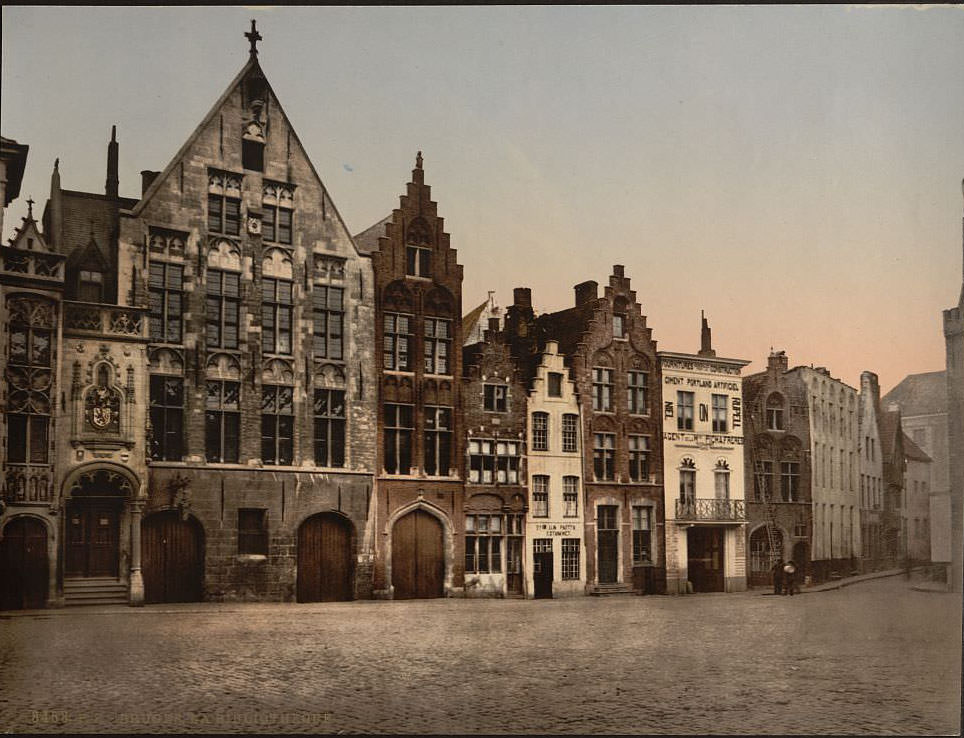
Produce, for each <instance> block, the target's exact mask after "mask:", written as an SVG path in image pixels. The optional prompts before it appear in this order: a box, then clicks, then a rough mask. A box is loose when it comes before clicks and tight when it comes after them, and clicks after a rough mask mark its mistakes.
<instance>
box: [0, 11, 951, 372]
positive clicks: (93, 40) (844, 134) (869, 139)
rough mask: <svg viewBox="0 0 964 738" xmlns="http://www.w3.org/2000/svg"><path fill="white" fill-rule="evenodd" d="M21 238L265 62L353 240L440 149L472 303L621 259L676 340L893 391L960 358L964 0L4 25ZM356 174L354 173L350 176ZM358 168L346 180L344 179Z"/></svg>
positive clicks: (144, 155) (664, 333) (437, 184)
mask: <svg viewBox="0 0 964 738" xmlns="http://www.w3.org/2000/svg"><path fill="white" fill-rule="evenodd" d="M2 16H3V57H2V62H3V69H2V85H3V107H2V120H0V128H2V132H3V135H5V136H8V137H10V138H14V139H17V140H18V141H20V142H21V143H26V144H28V145H29V146H30V154H29V158H28V163H27V173H26V176H25V178H24V184H23V189H22V198H21V200H20V201H18V202H17V203H15V205H14V206H12V207H11V209H10V211H9V212H8V216H7V219H6V222H5V226H6V232H5V233H4V234H3V236H4V239H5V240H6V238H8V237H9V235H10V232H11V231H12V228H13V227H14V225H16V224H18V223H19V219H20V216H21V215H23V213H24V212H25V209H26V206H25V205H24V203H23V200H25V199H26V197H27V196H28V195H33V197H34V198H35V199H36V200H37V201H38V203H40V204H39V205H38V210H39V209H42V203H43V201H44V200H45V198H46V197H47V194H48V190H49V176H50V171H51V168H52V165H53V160H54V158H55V157H60V161H61V173H62V180H63V186H64V187H66V188H69V189H81V190H85V189H87V190H93V191H102V188H103V186H104V177H105V152H106V142H107V139H108V138H109V132H110V126H111V125H112V124H115V123H116V124H117V126H118V138H119V140H120V151H121V192H122V194H126V195H130V196H136V195H137V194H138V193H139V191H140V190H139V186H140V185H139V182H140V175H139V172H140V170H141V169H162V168H163V167H164V166H165V165H166V164H167V162H168V160H169V159H170V158H171V157H172V156H173V155H174V153H175V152H176V151H177V149H178V148H179V147H180V145H181V143H182V142H183V141H184V139H185V138H186V137H187V136H188V135H189V134H190V133H191V131H192V130H193V128H194V127H195V126H196V125H197V123H198V122H199V121H200V120H201V118H202V117H203V115H204V114H205V113H206V112H207V111H208V109H209V108H210V106H211V105H212V104H213V102H214V100H215V99H216V98H217V97H218V96H219V95H220V93H221V92H222V91H223V90H224V88H225V87H226V86H227V84H228V82H229V81H230V80H231V78H232V77H233V76H234V74H235V73H236V72H237V71H238V69H239V68H240V67H241V65H242V64H243V63H244V61H245V59H246V58H247V42H246V40H245V39H244V37H243V36H242V34H243V33H244V32H245V31H246V30H247V28H248V26H249V22H250V19H251V18H257V19H258V27H259V30H260V31H261V33H262V34H263V35H264V41H263V42H262V43H261V62H262V65H263V67H264V69H265V72H266V74H267V75H268V78H269V80H270V81H271V84H272V86H273V87H274V89H275V91H276V92H277V94H278V96H279V98H280V100H281V102H282V104H283V105H284V107H285V110H286V112H287V113H288V116H289V117H290V119H291V121H292V123H293V125H294V126H295V128H296V129H297V130H298V132H299V135H300V136H301V139H302V141H303V142H304V144H305V146H306V148H307V150H308V153H309V155H310V156H311V157H312V160H313V161H314V163H315V165H316V167H317V168H318V171H319V172H320V174H321V176H322V178H323V179H324V180H325V183H326V185H327V186H328V189H329V191H330V192H331V194H332V197H333V198H334V200H335V203H336V205H337V207H338V209H339V211H340V212H341V214H342V215H343V217H344V218H345V220H346V221H347V223H348V226H349V228H350V229H351V230H352V232H353V233H357V232H359V231H361V230H363V229H364V228H366V227H368V226H369V225H370V224H371V223H373V222H374V221H376V220H378V219H379V218H381V217H382V216H383V215H385V214H387V213H388V212H389V211H390V210H391V209H392V208H393V207H395V206H396V204H397V201H398V196H399V194H401V193H402V192H403V190H404V185H405V182H406V181H407V180H408V178H409V173H410V169H411V168H412V166H413V162H414V157H415V152H416V151H417V150H418V149H421V150H422V151H423V152H424V155H425V167H426V179H427V181H428V183H429V184H431V185H432V187H433V196H434V197H435V199H436V200H437V201H438V203H439V212H440V214H441V215H442V216H443V217H444V218H445V221H446V229H447V230H448V231H449V233H451V235H452V244H453V246H455V247H456V248H457V249H458V250H459V260H460V262H461V263H462V264H463V265H464V266H465V286H464V306H465V310H466V311H468V309H470V308H471V307H472V306H474V305H476V304H478V303H479V302H481V301H482V300H484V299H485V295H486V291H487V290H490V289H493V290H496V294H497V298H498V300H499V302H500V303H501V304H502V305H506V304H508V303H509V302H510V301H511V295H512V288H513V287H515V286H521V285H525V286H529V287H531V288H532V290H533V299H534V300H535V302H536V305H537V307H538V308H539V309H540V310H557V309H560V308H563V307H568V306H569V305H570V304H571V301H572V286H573V285H574V284H575V283H577V282H580V281H582V280H584V279H595V280H597V281H598V282H600V283H601V284H604V283H606V282H607V280H608V276H609V274H610V271H611V268H612V265H613V264H617V263H619V264H625V266H626V273H627V275H628V276H630V277H631V278H632V280H633V286H634V287H635V288H636V290H637V293H638V297H639V299H640V302H641V303H642V305H643V311H644V312H645V313H646V314H647V315H648V316H649V325H650V326H651V327H653V329H654V336H655V338H656V339H657V341H658V342H659V348H660V349H666V350H674V351H695V350H696V349H697V348H698V343H699V314H700V309H705V310H706V311H707V315H708V317H709V319H710V322H711V326H712V328H713V335H714V343H715V346H716V348H717V350H718V352H720V353H721V354H723V355H728V356H736V357H739V358H746V359H752V360H753V362H754V363H753V365H752V366H751V367H749V370H750V371H754V370H757V369H759V368H760V367H761V365H762V363H763V362H764V361H765V357H766V354H767V353H768V352H769V349H770V347H771V346H773V347H774V348H783V349H786V350H787V352H788V354H789V356H790V361H791V364H797V363H800V364H810V363H813V364H816V365H825V366H827V367H829V368H830V369H831V371H832V372H833V373H834V375H835V376H839V377H840V378H842V379H843V380H844V381H847V382H849V383H851V384H857V382H858V377H859V373H860V371H861V370H862V369H871V370H873V371H877V372H878V373H879V374H880V375H881V384H882V386H883V388H884V389H885V390H886V389H888V388H889V387H891V386H892V385H894V384H895V383H896V382H898V381H899V380H900V379H901V378H902V377H903V376H904V375H905V374H907V373H911V372H921V371H929V370H934V369H940V368H943V366H944V353H943V351H944V348H943V336H942V334H941V318H940V310H941V309H943V308H946V307H949V306H951V304H952V303H954V302H955V301H956V299H957V295H958V293H959V291H960V287H961V284H960V282H961V239H962V234H961V217H962V196H961V179H962V177H964V41H962V39H964V6H957V7H934V8H927V9H917V8H913V7H909V6H901V7H877V8H870V7H867V8H861V7H843V6H829V7H817V6H804V7H772V6H751V7H719V6H717V7H703V8H692V7H685V6H684V7H522V8H519V7H476V8H464V7H449V8H442V7H427V8H426V7H423V8H417V7H402V8H337V7H329V8H309V7H298V8H269V9H264V8H240V7H239V8H219V7H200V8H197V7H196V8H114V7H98V8H75V7H69V8H67V7H64V8H57V7H46V8H44V7H9V6H5V7H4V8H3V10H2ZM346 165H347V166H346ZM349 168H350V170H351V171H349Z"/></svg>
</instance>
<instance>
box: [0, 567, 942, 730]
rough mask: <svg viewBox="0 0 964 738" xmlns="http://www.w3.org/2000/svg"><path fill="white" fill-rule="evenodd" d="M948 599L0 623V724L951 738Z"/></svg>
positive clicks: (633, 602) (120, 616)
mask: <svg viewBox="0 0 964 738" xmlns="http://www.w3.org/2000/svg"><path fill="white" fill-rule="evenodd" d="M960 615H961V612H960V598H959V596H958V595H953V594H940V593H933V592H919V591H913V590H911V589H910V583H909V582H906V581H904V580H903V579H900V578H891V579H881V580H875V581H871V582H866V583H861V584H859V585H856V586H852V587H848V588H846V589H844V590H838V591H831V592H819V593H808V594H807V595H806V596H799V597H761V596H758V595H756V594H732V595H694V596H688V597H675V598H674V597H612V598H594V597H587V598H579V599H570V600H540V601H528V602H527V601H520V600H431V601H421V602H411V601H409V602H354V603H332V604H311V605H293V604H245V605H241V604H236V605H224V604H199V605H155V606H149V607H145V608H140V609H133V608H124V607H116V608H83V609H70V610H57V611H35V612H33V613H20V614H11V613H6V614H4V615H2V616H0V731H13V732H25V731H29V732H108V733H126V732H134V733H137V732H142V733H143V732H191V733H205V732H232V731H236V732H242V731H243V732H289V733H294V732H341V731H343V732H350V733H351V732H375V733H377V732H399V733H462V732H467V733H478V732H487V733H525V732H530V733H534V732H551V733H600V732H621V733H622V732H626V733H744V734H752V733H764V734H765V733H858V734H882V733H914V734H954V733H957V732H958V730H959V716H960V696H961V681H960V679H961V677H960V666H961V637H960V634H961V622H960Z"/></svg>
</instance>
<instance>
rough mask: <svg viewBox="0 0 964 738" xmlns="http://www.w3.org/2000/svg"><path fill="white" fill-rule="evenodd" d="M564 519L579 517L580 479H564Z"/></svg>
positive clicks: (571, 477) (569, 477) (568, 477)
mask: <svg viewBox="0 0 964 738" xmlns="http://www.w3.org/2000/svg"><path fill="white" fill-rule="evenodd" d="M562 507H563V510H562V517H564V518H578V517H579V477H574V476H565V477H563V478H562Z"/></svg>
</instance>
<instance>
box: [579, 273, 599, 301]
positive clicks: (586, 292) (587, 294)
mask: <svg viewBox="0 0 964 738" xmlns="http://www.w3.org/2000/svg"><path fill="white" fill-rule="evenodd" d="M575 290H576V307H582V306H583V305H585V304H586V303H587V302H590V301H592V300H595V299H596V298H598V297H599V283H598V282H596V281H595V280H592V279H590V280H588V281H586V282H580V283H579V284H577V285H576V287H575Z"/></svg>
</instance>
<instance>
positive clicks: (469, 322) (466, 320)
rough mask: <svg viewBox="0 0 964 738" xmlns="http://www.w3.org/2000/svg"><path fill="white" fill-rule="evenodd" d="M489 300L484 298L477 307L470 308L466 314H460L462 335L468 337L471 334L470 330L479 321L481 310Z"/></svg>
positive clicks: (473, 328)
mask: <svg viewBox="0 0 964 738" xmlns="http://www.w3.org/2000/svg"><path fill="white" fill-rule="evenodd" d="M488 304H489V301H488V300H486V301H485V302H483V303H482V304H481V305H479V306H478V307H477V308H475V309H474V310H472V311H471V312H470V313H469V314H468V315H464V316H462V335H463V336H465V337H468V336H470V335H472V331H474V330H475V326H476V325H478V323H479V318H481V317H482V312H483V311H484V310H485V308H486V306H487V305H488Z"/></svg>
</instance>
